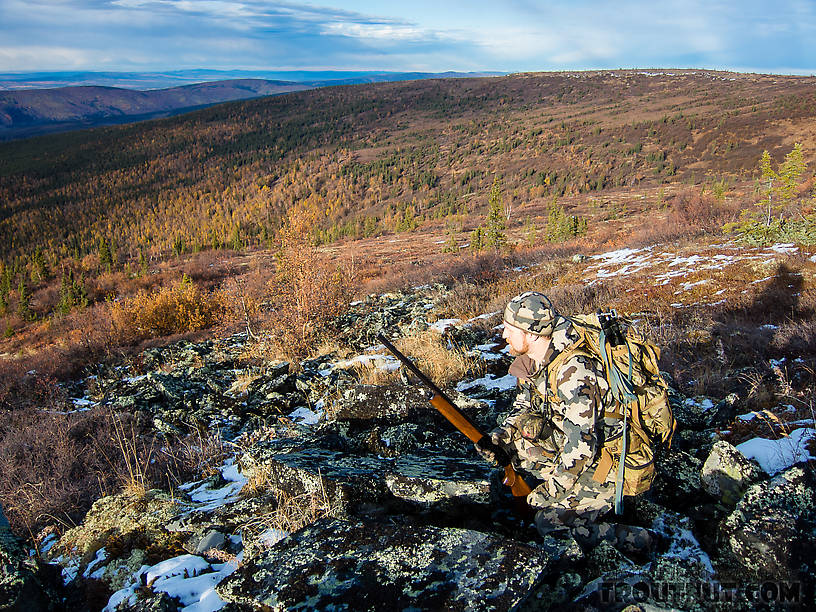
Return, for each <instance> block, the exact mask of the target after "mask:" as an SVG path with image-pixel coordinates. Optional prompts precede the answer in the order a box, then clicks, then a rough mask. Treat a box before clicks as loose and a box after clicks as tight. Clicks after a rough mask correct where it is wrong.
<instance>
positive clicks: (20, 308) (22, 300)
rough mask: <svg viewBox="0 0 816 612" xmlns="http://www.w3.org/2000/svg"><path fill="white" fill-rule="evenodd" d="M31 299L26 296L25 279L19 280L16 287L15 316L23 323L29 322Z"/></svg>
mask: <svg viewBox="0 0 816 612" xmlns="http://www.w3.org/2000/svg"><path fill="white" fill-rule="evenodd" d="M30 302H31V298H30V297H29V295H28V288H27V287H26V284H25V278H22V277H21V278H20V283H19V284H18V285H17V314H18V315H19V316H20V318H21V319H23V320H24V321H30V320H31V318H32V313H31V303H30Z"/></svg>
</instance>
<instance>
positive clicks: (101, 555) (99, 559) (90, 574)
mask: <svg viewBox="0 0 816 612" xmlns="http://www.w3.org/2000/svg"><path fill="white" fill-rule="evenodd" d="M107 559H108V553H107V551H106V550H105V547H104V546H103V547H102V548H100V549H99V550H97V551H96V557H95V558H94V560H93V561H91V562H90V563H89V564H88V566H87V567H86V568H85V571H84V572H82V576H83V577H84V578H93V579H96V580H98V579H99V578H101V577H102V574H103V573H104V571H105V566H104V565H102V564H103V563H104V562H105V561H107ZM97 565H99V566H100V567H98V568H97V569H94V567H95V566H97Z"/></svg>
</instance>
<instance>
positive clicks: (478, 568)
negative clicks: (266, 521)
mask: <svg viewBox="0 0 816 612" xmlns="http://www.w3.org/2000/svg"><path fill="white" fill-rule="evenodd" d="M553 565H554V563H553V560H552V559H551V557H550V556H549V555H548V554H547V553H545V552H544V551H543V550H541V549H539V548H537V547H535V546H530V545H525V544H521V543H518V542H514V541H509V540H505V539H502V538H497V537H495V536H490V535H487V534H484V533H481V532H478V531H469V530H465V529H451V528H446V529H443V528H438V527H410V526H398V525H392V524H384V523H382V524H381V523H373V524H363V523H348V522H345V521H339V520H330V519H321V520H320V521H318V522H316V523H314V524H312V525H310V526H308V527H306V528H304V529H302V530H301V531H299V532H296V533H294V534H292V535H291V536H289V537H288V538H285V539H284V540H282V541H281V542H279V543H277V544H276V545H274V546H273V547H271V548H270V549H268V550H266V551H263V552H261V553H260V554H258V555H257V556H256V557H252V558H250V559H246V560H245V561H244V563H243V564H242V566H241V567H240V568H239V569H238V570H237V571H236V572H235V573H234V574H232V575H231V576H229V577H228V578H226V579H225V580H224V581H223V582H221V583H220V584H219V585H218V586H217V587H216V591H217V593H218V594H219V595H220V596H221V598H222V599H224V600H225V601H228V602H233V603H236V604H240V605H242V606H245V607H246V609H255V610H260V609H263V610H289V609H310V610H330V609H334V610H343V609H348V610H443V609H444V610H465V609H467V610H509V609H511V608H513V607H514V606H516V605H518V604H519V603H520V602H522V601H523V600H524V599H525V598H527V597H528V596H529V594H530V593H531V592H532V591H533V590H534V589H535V587H536V586H537V585H538V584H539V583H540V581H541V580H543V578H544V577H546V576H547V575H548V573H549V572H550V571H551V569H552V567H553Z"/></svg>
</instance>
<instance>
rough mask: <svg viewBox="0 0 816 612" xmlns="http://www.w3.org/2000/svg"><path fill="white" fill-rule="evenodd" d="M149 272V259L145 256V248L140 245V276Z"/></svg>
mask: <svg viewBox="0 0 816 612" xmlns="http://www.w3.org/2000/svg"><path fill="white" fill-rule="evenodd" d="M145 274H147V259H146V258H145V254H144V249H143V248H141V247H139V276H144V275H145Z"/></svg>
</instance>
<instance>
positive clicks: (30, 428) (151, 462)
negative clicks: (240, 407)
mask: <svg viewBox="0 0 816 612" xmlns="http://www.w3.org/2000/svg"><path fill="white" fill-rule="evenodd" d="M149 426H150V424H149V423H140V422H139V421H138V420H137V419H136V417H134V416H133V415H126V414H116V415H114V414H109V413H108V414H100V413H99V411H98V410H93V411H90V412H80V413H61V412H51V411H43V410H33V409H18V410H6V411H2V412H0V474H2V475H3V478H2V479H0V502H2V505H3V511H4V512H5V514H6V517H7V518H8V519H9V522H10V523H11V526H12V529H13V530H14V531H15V532H16V533H18V534H20V535H23V536H29V535H31V534H33V533H36V532H37V531H38V530H40V529H41V528H43V527H44V526H45V525H47V524H51V525H53V524H55V523H56V524H60V525H61V526H62V527H70V526H72V525H75V524H76V523H77V522H78V521H80V520H81V519H82V517H83V516H84V515H85V512H87V510H88V509H89V508H90V506H91V504H92V503H93V502H94V501H95V500H96V499H97V498H99V497H101V496H102V495H106V494H110V493H113V492H116V491H118V490H120V489H122V488H125V489H128V490H130V491H131V492H139V491H143V490H145V489H148V488H165V489H167V488H171V487H175V486H177V485H178V484H180V483H182V482H184V481H186V480H190V479H191V478H193V477H197V476H198V475H199V474H200V473H202V472H206V471H207V470H211V468H212V466H213V465H214V464H218V463H219V462H220V461H221V460H222V458H223V455H224V449H223V447H222V446H221V444H220V441H219V439H218V438H217V437H216V436H210V435H206V436H204V435H199V434H191V435H190V436H187V437H184V438H179V439H172V440H168V439H164V438H163V439H158V438H156V437H155V436H154V434H153V433H152V432H151V430H150V429H149Z"/></svg>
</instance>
